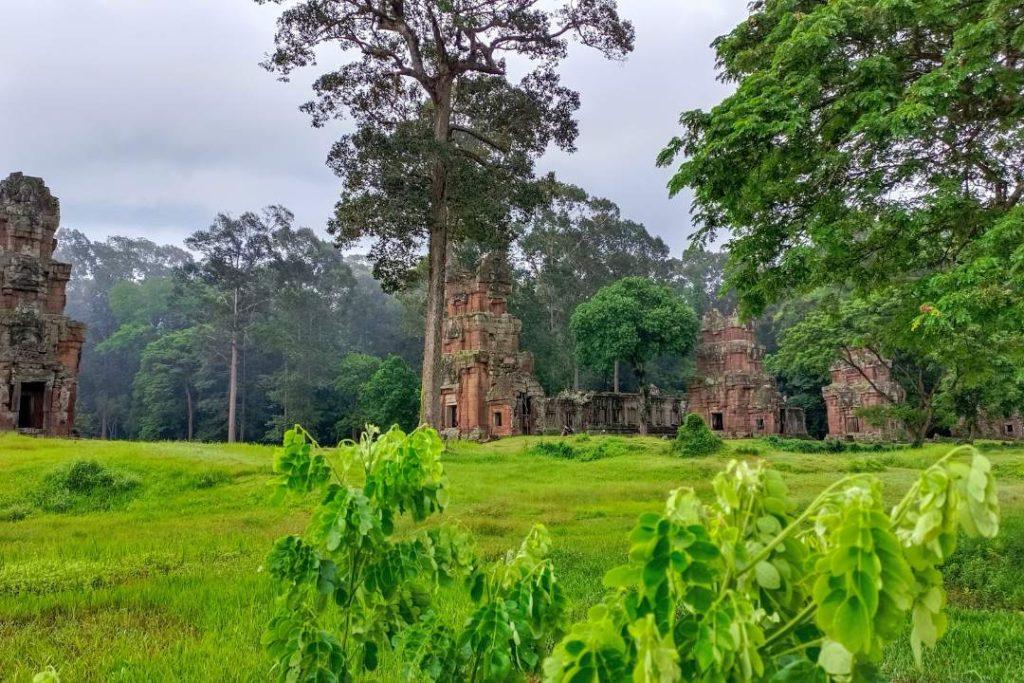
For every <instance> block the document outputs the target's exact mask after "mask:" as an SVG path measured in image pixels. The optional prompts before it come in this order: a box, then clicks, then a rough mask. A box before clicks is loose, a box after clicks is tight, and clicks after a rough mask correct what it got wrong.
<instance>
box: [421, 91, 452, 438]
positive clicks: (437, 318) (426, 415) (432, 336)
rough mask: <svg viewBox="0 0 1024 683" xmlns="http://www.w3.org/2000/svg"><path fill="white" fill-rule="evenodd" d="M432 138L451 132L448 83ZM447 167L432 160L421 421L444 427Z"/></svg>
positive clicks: (445, 139)
mask: <svg viewBox="0 0 1024 683" xmlns="http://www.w3.org/2000/svg"><path fill="white" fill-rule="evenodd" d="M435 105H436V107H437V118H436V119H435V121H434V141H435V142H437V144H438V146H439V147H441V146H443V145H446V144H447V143H448V136H449V135H450V133H451V86H450V85H449V86H442V90H441V92H438V93H437V96H436V100H435ZM447 184H448V169H447V167H446V165H445V160H444V158H443V156H438V157H437V158H436V159H435V160H434V166H433V169H432V171H431V179H430V204H431V215H430V226H429V230H430V236H429V240H428V245H427V262H428V266H429V275H428V280H427V316H426V325H425V329H424V331H423V374H422V377H421V388H420V422H422V423H424V424H427V425H430V426H432V427H434V428H436V429H440V428H441V427H443V426H444V425H443V423H442V419H441V418H442V416H441V332H442V325H443V323H444V281H445V269H446V266H447V263H446V259H447V256H448V206H447V195H448V189H447Z"/></svg>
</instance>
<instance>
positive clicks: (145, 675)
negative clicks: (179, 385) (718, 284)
mask: <svg viewBox="0 0 1024 683" xmlns="http://www.w3.org/2000/svg"><path fill="white" fill-rule="evenodd" d="M531 441H536V439H527V438H517V439H506V440H502V441H498V442H495V443H491V444H485V445H477V444H456V445H454V446H453V447H452V451H451V453H450V455H448V456H447V465H446V466H447V470H448V473H449V476H450V479H451V494H452V495H451V499H452V505H451V507H450V508H449V510H448V511H447V512H446V513H445V517H447V518H448V521H455V522H458V523H460V524H463V525H464V526H465V527H466V528H468V529H469V530H471V531H472V532H473V533H474V535H475V537H476V539H477V543H478V545H479V546H480V548H481V550H482V552H483V553H484V554H486V555H489V556H497V555H498V554H500V553H503V552H504V551H505V550H506V549H508V548H512V547H514V546H516V545H517V544H518V543H519V540H520V539H521V537H522V536H523V535H524V534H525V533H526V532H527V530H528V529H529V528H530V526H531V525H532V524H533V523H534V522H537V521H540V522H543V523H545V524H546V525H548V527H549V529H550V530H551V532H552V535H553V536H554V539H555V545H556V552H555V557H554V559H555V563H556V566H557V568H558V571H559V577H560V580H561V581H562V582H563V584H564V586H565V589H566V591H567V593H568V596H569V598H570V601H571V604H572V609H573V610H574V616H578V615H580V614H582V612H583V611H584V610H585V609H586V607H587V606H588V605H589V604H590V603H592V602H594V601H595V600H596V599H597V598H598V597H599V595H600V594H601V592H602V591H601V588H600V580H599V579H600V576H601V574H602V573H603V571H604V570H605V569H608V568H609V567H611V566H613V565H615V564H619V563H620V562H621V561H622V559H623V557H624V554H625V550H626V533H627V532H628V530H629V529H630V527H631V526H632V524H633V521H634V520H635V518H636V516H637V515H638V514H639V513H641V512H643V511H646V510H652V509H658V508H659V507H660V506H661V505H662V503H663V501H664V498H665V495H666V494H667V492H668V491H669V490H670V489H672V488H675V487H677V486H679V485H682V484H687V485H692V486H694V487H696V488H697V490H698V491H699V492H701V493H703V494H707V493H708V492H709V490H710V486H709V483H708V482H709V479H710V477H711V476H712V475H713V474H714V473H715V472H716V471H718V469H719V468H720V467H721V466H722V465H723V463H724V460H725V456H714V457H710V458H702V459H693V460H681V459H678V458H673V457H671V456H669V455H667V454H666V443H665V442H664V441H661V440H658V439H641V438H634V439H626V440H621V444H620V448H619V449H618V450H620V451H621V450H624V451H626V452H625V453H624V454H620V455H616V456H615V457H609V458H605V459H602V460H595V461H592V462H579V461H569V460H559V459H555V458H549V457H543V456H535V455H530V454H527V453H526V447H527V446H528V445H529V443H530V442H531ZM735 445H736V443H735V442H733V443H732V444H730V446H731V447H735ZM946 448H947V447H945V446H928V447H926V448H923V449H919V450H908V451H899V452H895V453H885V454H877V455H876V454H856V455H853V454H851V455H846V454H844V455H799V454H789V453H770V455H768V457H769V458H770V460H771V461H772V463H774V466H775V467H777V468H778V469H779V470H781V471H783V472H784V473H785V476H786V478H787V481H788V482H789V484H790V486H791V488H792V490H793V491H794V493H795V494H796V496H797V497H798V498H799V499H800V500H802V501H804V502H809V501H810V500H811V498H813V496H814V495H815V494H816V493H817V492H818V491H820V490H821V489H822V488H824V487H825V486H826V485H828V484H829V483H830V482H832V481H834V480H835V479H836V478H837V477H839V476H842V475H843V474H844V473H845V472H846V471H848V470H849V469H851V468H852V467H858V466H863V464H864V463H863V461H864V460H866V459H871V458H881V463H882V464H884V467H885V469H884V471H881V472H879V473H878V476H880V477H881V478H882V479H883V480H884V481H885V483H886V492H887V495H888V496H890V497H891V499H892V500H893V501H895V500H896V499H897V498H898V497H900V496H901V495H902V493H903V492H904V491H905V490H906V488H907V487H908V486H909V485H910V484H911V483H912V482H913V480H914V479H915V478H916V477H917V475H918V471H919V470H920V469H921V468H922V467H925V466H926V465H927V464H928V463H930V462H932V461H933V460H934V459H935V458H936V457H937V456H938V455H940V454H941V453H943V452H945V450H946ZM762 449H763V446H762ZM766 453H767V451H766ZM272 456H273V449H271V448H264V447H257V446H245V445H242V446H227V445H195V444H183V443H150V444H143V443H120V442H101V441H61V440H45V439H33V438H28V437H20V436H14V435H4V436H0V679H2V680H15V681H26V680H29V679H30V678H31V674H32V673H34V672H35V671H38V670H40V669H43V668H45V667H46V666H47V665H50V664H52V665H54V666H55V667H56V668H57V669H58V670H59V672H60V673H61V675H62V677H63V679H64V680H65V681H74V682H77V681H108V680H110V681H163V680H168V681H171V680H173V681H192V680H222V681H235V680H265V679H266V677H267V670H268V668H269V662H268V660H267V658H266V657H265V655H264V654H263V651H262V649H261V646H260V642H259V641H260V636H261V633H262V630H263V626H264V624H265V623H266V622H267V620H268V618H269V613H270V607H271V591H270V586H269V584H268V581H267V580H266V577H265V575H263V574H261V573H260V572H259V571H258V570H259V567H260V564H261V563H262V561H263V558H264V556H265V555H266V552H267V551H268V550H269V548H270V545H271V543H272V542H273V540H274V539H275V538H276V537H278V536H281V535H283V534H286V533H290V532H301V531H302V529H303V527H304V524H305V520H306V517H307V510H308V509H309V506H310V501H304V500H290V501H286V502H284V503H280V504H272V503H271V502H270V500H269V498H270V490H269V486H268V484H269V482H270V481H271V473H270V463H271V459H272ZM989 457H990V458H991V459H992V460H993V462H994V464H995V467H996V472H997V475H998V477H999V482H1000V498H1001V502H1002V505H1003V517H1004V526H1003V530H1002V532H1001V536H1000V538H999V539H997V540H996V541H994V542H990V543H987V544H982V543H977V542H973V541H972V542H967V543H964V544H962V545H961V548H960V549H959V550H958V552H957V555H956V556H955V557H954V559H953V560H952V561H951V563H950V564H949V565H948V566H947V573H948V588H949V589H950V592H951V595H952V601H953V608H952V610H951V615H950V630H949V632H948V633H947V635H946V637H945V638H944V640H943V641H942V642H941V643H940V645H939V647H938V648H937V649H936V650H935V651H933V652H930V653H928V654H927V655H926V660H925V666H924V669H923V671H920V672H919V671H917V670H916V669H915V667H914V665H913V661H912V658H911V656H910V648H909V646H906V645H905V644H901V645H900V646H896V647H893V648H892V649H891V650H890V651H889V652H888V653H887V655H886V661H885V669H886V672H887V673H888V674H889V675H890V676H891V677H892V678H893V679H894V680H898V681H1019V680H1024V448H1020V449H1012V450H997V451H993V452H991V453H989ZM79 459H94V460H97V461H99V462H101V463H102V464H104V465H106V466H107V467H109V468H110V469H112V470H113V471H114V472H116V473H118V474H119V475H122V476H123V477H124V478H125V481H127V482H128V483H127V484H126V485H125V486H124V487H123V491H122V492H121V493H117V494H116V495H114V496H113V497H112V498H111V499H109V500H104V501H99V502H98V503H97V504H94V505H91V506H88V505H87V506H83V505H81V504H77V503H75V502H74V501H71V502H68V501H61V500H54V499H52V498H48V497H47V495H46V491H47V484H46V478H47V476H48V475H50V474H51V473H53V472H54V471H57V470H60V468H62V467H67V466H68V465H69V464H70V463H71V462H74V461H76V460H79ZM97 507H99V508H109V509H96V508H97ZM47 509H50V510H60V509H63V510H64V511H59V512H58V511H55V512H48V511H47ZM450 608H451V610H452V611H453V612H458V611H459V610H460V609H461V605H459V604H452V605H451V606H450ZM384 677H385V678H387V677H388V676H387V675H386V674H385V676H384Z"/></svg>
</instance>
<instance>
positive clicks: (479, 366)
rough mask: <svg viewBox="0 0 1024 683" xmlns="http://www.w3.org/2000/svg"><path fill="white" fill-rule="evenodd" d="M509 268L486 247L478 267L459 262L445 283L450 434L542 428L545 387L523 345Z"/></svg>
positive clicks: (445, 404) (444, 391)
mask: <svg viewBox="0 0 1024 683" xmlns="http://www.w3.org/2000/svg"><path fill="white" fill-rule="evenodd" d="M511 291H512V273H511V269H510V268H509V265H508V262H507V260H506V259H505V257H504V255H503V254H499V253H494V254H489V255H487V256H486V257H484V259H483V260H482V261H481V263H480V266H479V268H478V269H477V271H476V272H475V273H469V272H466V271H465V270H462V269H459V268H457V267H455V266H454V265H453V266H451V267H449V269H448V279H447V282H446V283H445V321H444V332H443V334H444V339H443V345H442V354H443V356H442V371H443V374H444V379H443V381H442V387H441V406H442V410H443V419H444V430H445V432H446V433H448V434H450V435H457V436H464V437H469V438H491V437H498V436H511V435H516V434H531V433H535V432H538V431H540V430H541V429H543V424H542V422H543V417H544V412H543V407H544V390H543V388H542V387H541V386H540V383H538V382H537V380H536V378H535V377H534V376H533V356H532V355H531V354H529V353H527V352H524V351H520V350H519V333H520V330H521V329H522V322H520V320H519V319H518V318H516V317H515V316H513V315H511V314H510V313H509V312H508V296H509V293H510V292H511Z"/></svg>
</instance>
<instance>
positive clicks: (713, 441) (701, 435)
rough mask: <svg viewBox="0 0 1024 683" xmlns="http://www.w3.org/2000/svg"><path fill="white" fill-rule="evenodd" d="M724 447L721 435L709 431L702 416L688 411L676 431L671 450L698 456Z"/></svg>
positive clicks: (680, 453) (709, 453)
mask: <svg viewBox="0 0 1024 683" xmlns="http://www.w3.org/2000/svg"><path fill="white" fill-rule="evenodd" d="M724 447H725V442H724V441H722V439H721V437H719V436H718V435H717V434H715V433H714V432H712V431H711V429H710V428H709V427H708V425H707V423H706V422H704V418H702V417H701V416H700V415H697V414H696V413H688V414H687V415H686V418H685V419H684V420H683V424H681V425H679V430H678V431H677V432H676V440H675V443H673V444H672V452H673V453H675V454H677V455H685V456H690V457H693V456H699V455H711V454H712V453H717V452H718V451H720V450H722V448H724Z"/></svg>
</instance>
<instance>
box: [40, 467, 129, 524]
mask: <svg viewBox="0 0 1024 683" xmlns="http://www.w3.org/2000/svg"><path fill="white" fill-rule="evenodd" d="M140 483H141V482H140V481H139V480H138V478H136V477H134V476H132V475H126V474H120V473H117V472H113V471H111V470H110V469H109V468H107V467H105V466H103V465H101V464H100V463H98V462H96V461H95V460H76V461H75V462H73V463H71V464H70V465H68V466H66V467H61V468H58V469H56V470H54V471H52V472H51V473H50V474H48V475H46V477H45V478H44V479H43V482H42V484H41V485H40V486H39V488H38V489H36V491H35V492H34V493H33V494H32V495H31V496H30V499H31V502H32V504H33V505H34V506H35V507H37V508H39V509H40V510H44V511H46V512H91V511H94V510H109V509H111V508H113V507H115V506H117V505H118V504H120V503H123V502H125V501H126V500H127V499H128V498H129V497H130V496H131V495H132V494H133V492H134V491H135V490H136V489H137V488H138V487H139V485H140Z"/></svg>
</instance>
